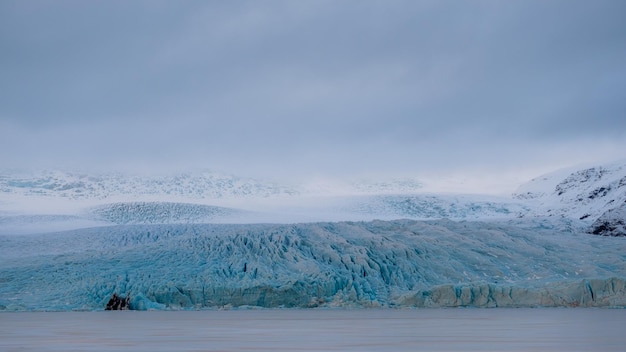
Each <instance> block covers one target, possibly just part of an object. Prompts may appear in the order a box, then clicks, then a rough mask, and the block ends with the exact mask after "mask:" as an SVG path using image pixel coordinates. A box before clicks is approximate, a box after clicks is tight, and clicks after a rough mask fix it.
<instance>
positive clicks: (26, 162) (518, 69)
mask: <svg viewBox="0 0 626 352" xmlns="http://www.w3.org/2000/svg"><path fill="white" fill-rule="evenodd" d="M625 14H626V1H623V0H616V1H601V0H594V1H587V0H585V1H575V0H565V1H556V0H549V1H544V0H540V1H532V0H523V1H514V0H507V1H495V0H494V1H441V0H437V1H416V0H410V1H393V0H392V1H348V0H335V1H321V0H320V1H304V0H298V1H155V0H149V1H132V0H131V1H129V0H123V1H122V0H119V1H115V0H107V1H62V0H56V1H43V0H42V1H29V0H3V1H0V150H1V152H0V163H1V164H2V165H3V166H9V167H14V166H18V167H31V168H38V167H51V166H55V165H57V166H62V167H92V168H93V167H95V168H100V169H109V168H110V169H120V168H138V169H144V170H153V169H154V170H172V171H177V170H184V169H189V168H208V169H214V170H219V171H225V172H232V173H239V174H244V175H248V176H253V175H260V176H264V177H268V176H277V177H293V178H297V177H308V176H311V175H327V176H344V175H345V176H350V177H352V176H354V175H358V176H363V175H387V176H390V175H391V176H393V175H398V176H408V175H411V176H417V177H419V176H420V175H456V176H458V175H467V177H474V178H478V179H481V178H482V177H481V175H487V174H489V175H494V174H498V173H500V174H501V175H503V176H502V177H503V178H508V179H513V178H525V177H532V176H536V175H535V174H534V173H536V172H544V171H549V170H551V169H555V168H558V167H563V166H568V165H572V164H578V163H585V162H593V161H598V162H603V161H608V160H613V159H623V158H626V20H625Z"/></svg>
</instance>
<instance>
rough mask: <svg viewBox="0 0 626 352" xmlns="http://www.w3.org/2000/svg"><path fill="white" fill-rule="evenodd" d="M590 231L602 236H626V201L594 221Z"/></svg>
mask: <svg viewBox="0 0 626 352" xmlns="http://www.w3.org/2000/svg"><path fill="white" fill-rule="evenodd" d="M589 232H590V233H592V234H594V235H601V236H626V202H624V203H622V205H621V206H620V207H618V208H613V209H611V210H608V211H606V212H605V213H604V214H602V216H600V217H599V218H598V219H597V220H596V221H594V222H593V224H592V225H591V228H590V229H589Z"/></svg>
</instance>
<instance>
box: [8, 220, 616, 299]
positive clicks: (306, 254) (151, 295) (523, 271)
mask: <svg viewBox="0 0 626 352" xmlns="http://www.w3.org/2000/svg"><path fill="white" fill-rule="evenodd" d="M566 228H567V226H561V225H559V224H556V223H555V222H554V221H551V222H545V221H540V220H527V219H522V220H507V221H490V222H474V221H458V222H455V221H449V220H436V221H435V220H433V221H415V220H394V221H368V222H320V223H304V224H241V225H226V224H186V225H182V224H170V225H119V226H107V227H95V228H87V229H80V230H73V231H65V232H56V233H46V234H32V235H3V236H0V244H1V245H0V282H1V283H2V284H1V285H0V309H2V310H99V309H103V308H104V306H105V305H106V303H107V300H108V299H109V297H110V296H111V295H112V294H113V293H116V294H118V295H122V296H128V297H130V299H131V307H132V308H134V309H204V308H221V307H241V306H258V307H456V306H476V307H528V306H531V307H532V306H620V307H624V306H626V283H625V281H624V273H626V251H625V249H626V238H607V237H598V236H590V235H588V234H584V233H578V232H575V231H569V230H567V229H566Z"/></svg>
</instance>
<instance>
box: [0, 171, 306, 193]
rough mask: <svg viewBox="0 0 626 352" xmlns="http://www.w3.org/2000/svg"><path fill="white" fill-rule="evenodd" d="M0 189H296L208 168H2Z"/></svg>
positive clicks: (241, 190) (55, 191)
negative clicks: (156, 171) (143, 171)
mask: <svg viewBox="0 0 626 352" xmlns="http://www.w3.org/2000/svg"><path fill="white" fill-rule="evenodd" d="M0 192H2V193H4V194H6V195H22V196H45V197H61V198H70V199H107V198H114V199H115V198H126V199H128V200H131V199H133V197H134V198H135V200H136V197H146V196H160V197H170V198H173V197H177V198H181V197H183V198H186V199H205V198H208V199H220V198H226V197H270V196H277V195H290V194H293V193H295V192H297V191H296V190H295V189H293V188H292V187H288V186H279V185H277V184H274V183H271V182H263V181H258V180H253V179H247V178H240V177H236V176H230V175H222V174H218V173H211V172H198V173H181V174H170V175H153V176H145V175H129V174H121V173H109V174H88V173H73V172H64V171H40V172H21V173H18V172H7V171H5V172H3V173H2V174H0Z"/></svg>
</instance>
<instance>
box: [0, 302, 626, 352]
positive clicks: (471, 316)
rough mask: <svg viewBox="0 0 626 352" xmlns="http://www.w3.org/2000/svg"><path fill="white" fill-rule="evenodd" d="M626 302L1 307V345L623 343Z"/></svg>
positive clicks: (355, 347)
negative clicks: (615, 305) (606, 305)
mask: <svg viewBox="0 0 626 352" xmlns="http://www.w3.org/2000/svg"><path fill="white" fill-rule="evenodd" d="M624 324H626V310H624V309H597V308H517V309H500V308H498V309H476V308H451V309H233V310H201V311H144V312H137V311H108V312H107V311H90V312H2V313H0V350H2V351H331V350H332V351H623V350H624V346H626V334H624V331H623V326H624Z"/></svg>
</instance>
